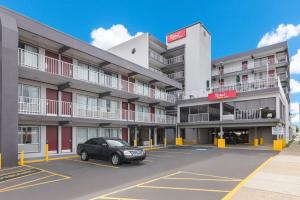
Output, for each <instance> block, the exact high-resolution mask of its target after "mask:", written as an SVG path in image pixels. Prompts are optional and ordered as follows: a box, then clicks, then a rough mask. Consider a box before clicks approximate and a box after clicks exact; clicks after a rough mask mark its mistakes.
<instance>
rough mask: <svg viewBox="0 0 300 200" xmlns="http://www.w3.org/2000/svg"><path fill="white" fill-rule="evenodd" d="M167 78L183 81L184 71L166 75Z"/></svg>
mask: <svg viewBox="0 0 300 200" xmlns="http://www.w3.org/2000/svg"><path fill="white" fill-rule="evenodd" d="M168 77H169V78H171V79H183V78H184V71H178V72H174V73H171V74H168Z"/></svg>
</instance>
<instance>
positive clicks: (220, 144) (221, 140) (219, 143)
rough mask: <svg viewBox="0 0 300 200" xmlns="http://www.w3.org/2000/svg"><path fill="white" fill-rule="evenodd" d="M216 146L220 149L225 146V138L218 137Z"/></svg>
mask: <svg viewBox="0 0 300 200" xmlns="http://www.w3.org/2000/svg"><path fill="white" fill-rule="evenodd" d="M218 148H220V149H224V148H225V139H218Z"/></svg>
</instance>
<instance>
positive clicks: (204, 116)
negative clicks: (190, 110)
mask: <svg viewBox="0 0 300 200" xmlns="http://www.w3.org/2000/svg"><path fill="white" fill-rule="evenodd" d="M208 121H209V114H208V113H197V114H189V115H188V122H208Z"/></svg>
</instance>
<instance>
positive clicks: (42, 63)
mask: <svg viewBox="0 0 300 200" xmlns="http://www.w3.org/2000/svg"><path fill="white" fill-rule="evenodd" d="M44 55H45V49H43V48H41V47H39V60H38V61H39V62H38V65H39V66H38V68H39V69H40V70H41V71H45V57H44Z"/></svg>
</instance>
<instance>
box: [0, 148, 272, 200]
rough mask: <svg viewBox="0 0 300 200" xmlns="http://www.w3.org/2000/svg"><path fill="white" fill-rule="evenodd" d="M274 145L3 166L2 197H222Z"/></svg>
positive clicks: (0, 172)
mask: <svg viewBox="0 0 300 200" xmlns="http://www.w3.org/2000/svg"><path fill="white" fill-rule="evenodd" d="M274 154H275V153H274V152H272V151H259V150H238V149H231V150H229V149H225V150H219V149H215V148H203V147H201V148H200V147H172V148H167V149H158V150H151V151H148V152H147V158H146V160H145V161H144V162H142V163H132V164H122V165H119V166H117V167H114V166H112V165H111V164H110V163H109V162H105V161H97V160H89V161H88V162H84V161H81V160H80V159H79V158H68V159H64V160H54V161H49V162H47V163H35V164H30V165H26V166H23V167H15V168H9V169H2V170H0V199H18V198H20V197H21V198H22V199H32V198H33V197H34V198H35V199H54V198H55V199H158V200H159V199H222V197H224V196H225V195H226V194H227V193H228V192H230V191H231V190H232V189H233V188H234V187H235V186H236V185H237V184H239V183H240V181H241V180H242V179H244V178H245V177H247V176H248V175H249V174H250V173H251V172H252V171H253V170H255V169H256V168H257V167H258V166H260V165H261V164H262V163H263V162H264V161H266V160H267V159H268V158H270V157H271V156H273V155H274Z"/></svg>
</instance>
